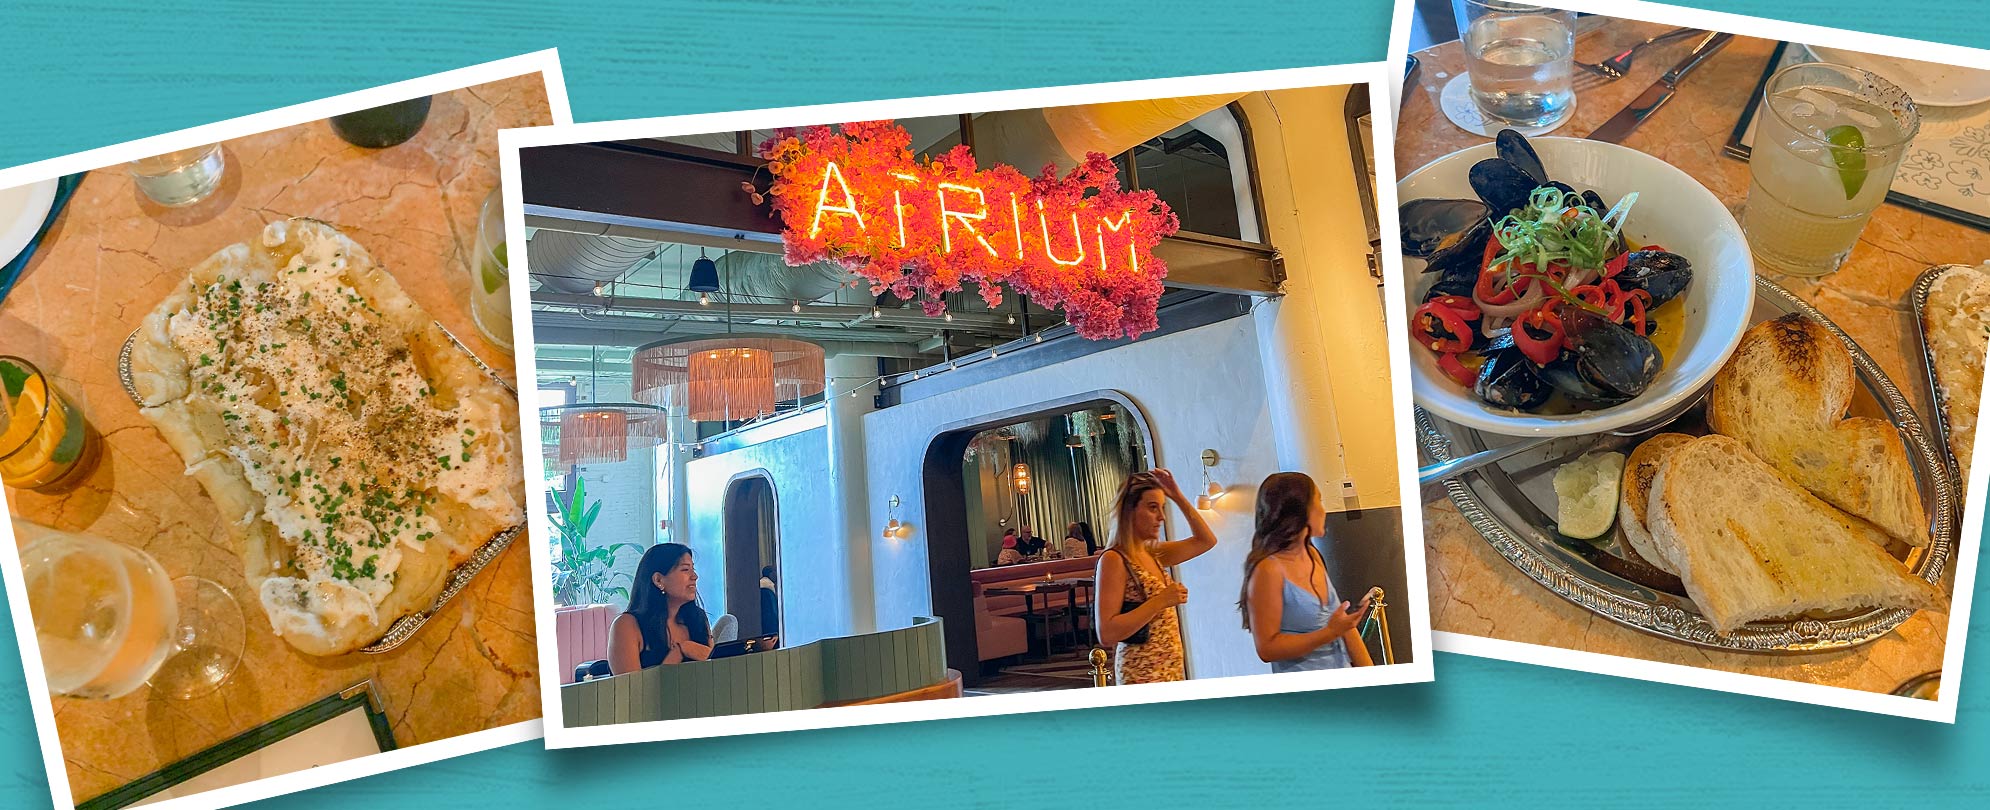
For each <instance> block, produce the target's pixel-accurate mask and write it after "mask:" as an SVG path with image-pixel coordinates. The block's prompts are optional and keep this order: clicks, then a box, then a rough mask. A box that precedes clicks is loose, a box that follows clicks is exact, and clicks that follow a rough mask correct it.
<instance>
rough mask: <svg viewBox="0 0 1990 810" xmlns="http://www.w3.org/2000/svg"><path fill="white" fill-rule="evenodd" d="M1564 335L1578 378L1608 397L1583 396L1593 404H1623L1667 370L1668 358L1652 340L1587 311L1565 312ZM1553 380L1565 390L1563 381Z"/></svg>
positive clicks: (1574, 309) (1579, 309)
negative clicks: (1613, 402)
mask: <svg viewBox="0 0 1990 810" xmlns="http://www.w3.org/2000/svg"><path fill="white" fill-rule="evenodd" d="M1562 334H1563V335H1564V336H1566V338H1567V342H1568V349H1569V351H1568V352H1567V353H1565V354H1571V353H1572V354H1573V355H1574V356H1575V357H1574V360H1575V363H1574V365H1575V369H1574V370H1575V372H1576V375H1577V376H1578V377H1579V378H1580V380H1581V381H1582V382H1583V383H1585V384H1586V385H1588V386H1590V387H1593V388H1595V389H1596V390H1597V391H1600V392H1601V393H1602V394H1603V395H1604V396H1603V398H1600V399H1599V398H1593V397H1583V398H1585V399H1590V401H1593V402H1611V401H1616V402H1621V401H1623V400H1627V399H1630V398H1632V397H1635V396H1637V395H1639V394H1642V393H1644V391H1645V389H1646V388H1647V387H1649V386H1650V385H1651V381H1652V380H1654V379H1657V378H1658V373H1659V372H1660V371H1662V370H1663V369H1664V368H1665V358H1664V357H1663V356H1662V355H1660V354H1659V351H1658V345H1657V344H1655V343H1652V342H1651V340H1650V339H1649V338H1645V337H1642V336H1640V335H1639V334H1638V333H1636V332H1633V331H1631V330H1629V329H1626V328H1624V327H1622V326H1618V325H1617V324H1614V323H1611V322H1610V319H1608V318H1605V317H1603V316H1601V315H1598V314H1596V313H1594V312H1590V311H1589V310H1586V309H1581V308H1578V307H1573V306H1570V307H1564V308H1563V309H1562ZM1563 359H1566V358H1563ZM1558 362H1559V360H1558ZM1550 365H1553V364H1552V363H1551V364H1550ZM1544 371H1545V369H1544ZM1550 379H1551V381H1553V382H1555V383H1556V387H1562V385H1563V383H1562V382H1561V381H1559V380H1554V379H1553V378H1550ZM1563 390H1568V389H1567V388H1563Z"/></svg>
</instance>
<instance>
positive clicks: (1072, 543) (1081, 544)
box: [1057, 521, 1092, 560]
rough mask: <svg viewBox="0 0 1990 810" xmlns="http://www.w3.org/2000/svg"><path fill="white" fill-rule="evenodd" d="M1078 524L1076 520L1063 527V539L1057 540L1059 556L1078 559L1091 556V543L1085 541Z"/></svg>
mask: <svg viewBox="0 0 1990 810" xmlns="http://www.w3.org/2000/svg"><path fill="white" fill-rule="evenodd" d="M1078 526H1079V524H1078V522H1077V521H1072V522H1071V525H1069V526H1065V527H1064V539H1063V540H1059V541H1057V546H1058V552H1059V556H1061V557H1063V558H1064V559H1067V560H1078V559H1084V558H1086V557H1090V556H1092V548H1091V544H1089V543H1086V542H1085V536H1084V535H1083V534H1080V533H1079V528H1078Z"/></svg>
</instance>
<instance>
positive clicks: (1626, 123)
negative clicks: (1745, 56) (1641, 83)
mask: <svg viewBox="0 0 1990 810" xmlns="http://www.w3.org/2000/svg"><path fill="white" fill-rule="evenodd" d="M1731 39H1734V35H1733V34H1725V33H1720V32H1715V33H1711V34H1708V35H1707V38H1706V39H1703V40H1700V44H1698V45H1695V46H1693V50H1692V52H1691V53H1688V54H1686V58H1685V59H1682V60H1680V62H1679V64H1677V65H1674V66H1673V68H1672V69H1671V70H1668V71H1666V72H1665V75H1663V76H1660V77H1658V81H1655V82H1652V83H1651V86H1650V87H1647V88H1645V91H1644V92H1643V93H1640V94H1639V95H1638V98H1637V100H1636V101H1633V102H1631V106H1629V107H1625V108H1624V109H1623V111H1621V112H1619V113H1617V114H1616V115H1614V116H1611V117H1610V120H1608V121H1605V122H1603V126H1600V127H1597V128H1596V129H1595V131H1593V132H1591V133H1589V139H1590V140H1594V141H1605V142H1608V143H1620V142H1622V141H1623V140H1624V139H1625V138H1627V137H1630V134H1631V130H1634V129H1637V128H1638V125H1639V124H1642V123H1644V121H1645V119H1646V118H1650V117H1651V114H1652V113H1655V112H1658V108H1659V107H1663V106H1665V102H1666V101H1667V100H1669V99H1671V98H1672V94H1673V93H1675V92H1678V90H1679V82H1680V81H1681V80H1683V79H1685V78H1686V74H1688V73H1691V72H1692V71H1693V69H1694V68H1696V67H1699V66H1700V63H1701V62H1705V61H1707V57H1709V56H1712V55H1714V52H1715V51H1718V50H1720V49H1721V46H1723V45H1726V44H1727V43H1728V41H1729V40H1731Z"/></svg>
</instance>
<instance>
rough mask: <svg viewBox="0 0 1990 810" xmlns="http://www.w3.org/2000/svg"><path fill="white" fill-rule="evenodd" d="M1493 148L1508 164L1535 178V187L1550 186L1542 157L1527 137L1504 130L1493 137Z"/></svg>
mask: <svg viewBox="0 0 1990 810" xmlns="http://www.w3.org/2000/svg"><path fill="white" fill-rule="evenodd" d="M1493 148H1494V149H1495V150H1496V151H1498V152H1499V156H1500V157H1501V158H1504V159H1505V160H1506V162H1508V163H1511V164H1513V166H1514V168H1517V169H1519V170H1520V171H1522V172H1525V173H1526V174H1527V176H1528V177H1530V178H1533V180H1534V185H1535V186H1545V185H1548V170H1547V168H1546V167H1544V166H1542V165H1541V156H1540V155H1538V154H1536V153H1535V152H1534V145H1533V144H1531V143H1528V142H1527V136H1525V135H1522V134H1520V133H1519V132H1516V131H1514V130H1511V129H1502V130H1500V131H1499V134H1498V135H1495V136H1493Z"/></svg>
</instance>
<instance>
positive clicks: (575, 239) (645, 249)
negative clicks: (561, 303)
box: [528, 228, 658, 293]
mask: <svg viewBox="0 0 1990 810" xmlns="http://www.w3.org/2000/svg"><path fill="white" fill-rule="evenodd" d="M657 248H658V246H657V244H656V243H655V242H647V241H640V240H635V239H623V238H619V237H614V236H587V235H583V234H578V233H571V232H568V231H555V230H550V229H545V228H542V229H540V230H538V231H537V232H535V233H533V235H532V240H531V247H530V248H528V249H529V250H530V251H531V257H532V270H533V272H532V277H533V278H536V279H539V283H540V284H543V285H545V287H546V288H547V289H552V290H558V291H560V292H565V293H583V292H590V291H592V290H593V289H594V285H596V284H602V283H606V282H610V281H614V280H615V279H618V278H621V277H622V276H623V275H625V274H627V273H628V272H629V271H631V270H634V269H636V268H637V267H639V266H641V265H642V264H643V263H644V262H646V261H649V260H650V259H651V258H653V257H654V256H655V255H656V252H657Z"/></svg>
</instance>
